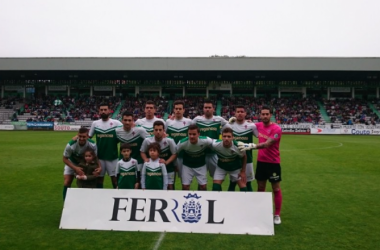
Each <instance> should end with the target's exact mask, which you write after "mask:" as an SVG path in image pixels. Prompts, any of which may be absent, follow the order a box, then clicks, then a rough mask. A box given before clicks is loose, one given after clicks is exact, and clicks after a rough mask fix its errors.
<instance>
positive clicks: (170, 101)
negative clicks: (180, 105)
mask: <svg viewBox="0 0 380 250" xmlns="http://www.w3.org/2000/svg"><path fill="white" fill-rule="evenodd" d="M172 108H173V100H169V101H168V109H167V110H166V112H165V114H164V118H163V119H164V120H165V121H166V119H168V118H169V114H171V113H172Z"/></svg>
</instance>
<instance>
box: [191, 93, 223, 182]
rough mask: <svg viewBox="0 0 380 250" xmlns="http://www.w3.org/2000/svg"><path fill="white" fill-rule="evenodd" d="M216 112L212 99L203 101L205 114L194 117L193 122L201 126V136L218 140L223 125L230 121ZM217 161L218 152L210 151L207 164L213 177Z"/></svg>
mask: <svg viewBox="0 0 380 250" xmlns="http://www.w3.org/2000/svg"><path fill="white" fill-rule="evenodd" d="M214 112H215V107H214V104H213V103H212V102H211V101H209V100H206V101H205V102H204V103H203V116H197V117H195V118H194V119H193V123H195V124H196V125H197V126H198V127H199V129H200V133H201V136H207V137H210V138H211V139H215V140H218V139H219V136H220V129H221V127H223V126H224V125H226V124H227V123H228V122H227V121H226V120H225V119H224V118H223V117H220V116H216V115H214ZM217 161H218V158H217V156H216V154H215V153H214V152H212V151H209V152H208V153H207V155H206V164H207V169H208V171H209V173H210V175H211V177H214V172H215V168H216V165H217Z"/></svg>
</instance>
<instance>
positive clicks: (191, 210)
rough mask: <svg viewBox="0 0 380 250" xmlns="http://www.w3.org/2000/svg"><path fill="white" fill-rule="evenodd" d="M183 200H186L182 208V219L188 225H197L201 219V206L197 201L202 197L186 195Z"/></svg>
mask: <svg viewBox="0 0 380 250" xmlns="http://www.w3.org/2000/svg"><path fill="white" fill-rule="evenodd" d="M184 198H186V199H187V200H186V202H185V203H184V204H183V206H182V209H183V210H182V219H183V220H184V221H185V222H188V223H198V221H200V219H201V218H202V205H201V204H200V203H199V201H198V199H200V198H202V196H198V195H197V194H193V195H192V194H188V195H187V196H184Z"/></svg>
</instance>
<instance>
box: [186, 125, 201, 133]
mask: <svg viewBox="0 0 380 250" xmlns="http://www.w3.org/2000/svg"><path fill="white" fill-rule="evenodd" d="M194 129H196V130H197V131H198V133H200V132H201V130H200V129H199V127H198V126H197V125H196V124H191V125H189V127H188V128H187V130H188V131H189V130H194Z"/></svg>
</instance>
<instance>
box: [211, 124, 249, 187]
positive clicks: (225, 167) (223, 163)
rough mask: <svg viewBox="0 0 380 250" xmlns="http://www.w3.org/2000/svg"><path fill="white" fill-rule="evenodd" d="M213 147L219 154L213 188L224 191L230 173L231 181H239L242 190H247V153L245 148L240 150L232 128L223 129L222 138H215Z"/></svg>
mask: <svg viewBox="0 0 380 250" xmlns="http://www.w3.org/2000/svg"><path fill="white" fill-rule="evenodd" d="M212 149H213V150H214V151H215V152H216V154H217V155H218V165H217V166H216V169H215V173H214V181H213V185H212V190H213V191H222V186H221V185H222V182H223V181H224V178H225V177H226V175H227V174H229V175H230V179H231V181H233V182H237V183H238V185H239V187H240V191H247V188H246V182H247V179H246V175H245V171H246V170H245V168H246V164H247V155H246V154H245V151H244V150H243V151H240V150H239V148H238V144H237V142H236V141H234V135H233V131H232V129H231V128H225V129H223V132H222V140H215V141H214V142H213V143H212Z"/></svg>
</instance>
